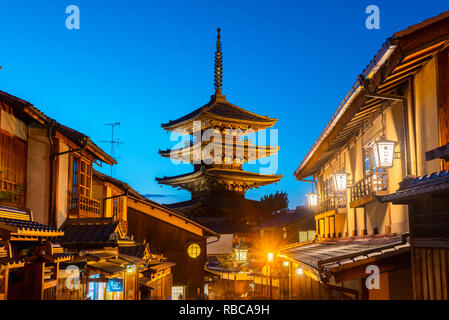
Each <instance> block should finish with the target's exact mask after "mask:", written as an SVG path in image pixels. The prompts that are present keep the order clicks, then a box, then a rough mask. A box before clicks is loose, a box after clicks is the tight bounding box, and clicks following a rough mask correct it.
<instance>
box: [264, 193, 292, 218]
mask: <svg viewBox="0 0 449 320" xmlns="http://www.w3.org/2000/svg"><path fill="white" fill-rule="evenodd" d="M287 209H288V196H287V193H286V192H284V191H281V192H279V191H276V193H275V194H269V195H265V196H263V197H262V198H261V199H260V215H259V216H260V217H261V218H262V219H263V220H268V219H271V218H273V217H274V216H276V215H279V214H283V213H285V212H286V211H287Z"/></svg>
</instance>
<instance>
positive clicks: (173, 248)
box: [127, 196, 218, 299]
mask: <svg viewBox="0 0 449 320" xmlns="http://www.w3.org/2000/svg"><path fill="white" fill-rule="evenodd" d="M127 203H128V232H129V233H130V234H133V235H134V237H135V239H136V240H144V239H146V240H147V241H148V243H149V246H150V250H151V251H152V252H163V253H164V256H166V257H167V259H168V260H169V261H170V262H173V263H175V264H176V265H175V266H174V267H173V269H172V274H173V289H172V294H171V299H179V298H182V299H197V298H203V294H204V265H205V262H206V252H207V249H206V241H207V237H218V234H217V233H216V232H214V231H212V230H210V229H208V228H206V227H204V226H202V225H200V224H199V223H197V222H195V221H193V220H191V219H188V218H187V217H185V216H184V215H182V214H180V213H178V212H176V211H174V210H171V209H169V208H167V207H165V206H163V205H160V204H158V203H156V202H154V201H151V200H148V199H142V198H137V197H134V196H130V197H129V199H128V202H127Z"/></svg>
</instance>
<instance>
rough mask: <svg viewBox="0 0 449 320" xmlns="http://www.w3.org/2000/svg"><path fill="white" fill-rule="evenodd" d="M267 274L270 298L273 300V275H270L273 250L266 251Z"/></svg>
mask: <svg viewBox="0 0 449 320" xmlns="http://www.w3.org/2000/svg"><path fill="white" fill-rule="evenodd" d="M267 262H268V274H269V275H270V300H273V277H272V275H271V264H272V263H273V252H268V255H267Z"/></svg>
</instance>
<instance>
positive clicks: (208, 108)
mask: <svg viewBox="0 0 449 320" xmlns="http://www.w3.org/2000/svg"><path fill="white" fill-rule="evenodd" d="M203 112H207V113H209V114H211V115H213V116H219V117H224V118H229V119H235V120H244V121H253V122H264V123H267V124H269V123H272V122H275V121H276V119H271V118H269V117H265V116H261V115H258V114H255V113H252V112H249V111H246V110H245V109H242V108H240V107H237V106H235V105H233V104H231V103H229V102H227V101H226V100H215V99H212V100H211V101H210V102H209V103H207V104H205V105H204V106H202V107H200V108H198V109H196V110H194V111H193V112H191V113H189V114H187V115H185V116H183V117H181V118H179V119H176V120H173V121H169V122H168V123H165V124H162V127H169V126H173V125H176V124H179V123H182V122H184V121H190V120H193V119H194V118H196V117H197V116H199V115H200V114H201V113H203Z"/></svg>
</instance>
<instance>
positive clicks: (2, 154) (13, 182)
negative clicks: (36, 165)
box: [0, 132, 27, 207]
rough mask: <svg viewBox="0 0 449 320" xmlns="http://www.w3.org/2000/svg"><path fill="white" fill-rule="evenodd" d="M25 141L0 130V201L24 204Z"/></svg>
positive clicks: (18, 204)
mask: <svg viewBox="0 0 449 320" xmlns="http://www.w3.org/2000/svg"><path fill="white" fill-rule="evenodd" d="M26 165H27V143H26V141H24V140H22V139H20V138H18V137H15V136H13V135H10V134H7V133H4V132H0V202H3V203H11V204H13V205H17V206H20V207H23V206H25V196H24V195H25V184H26Z"/></svg>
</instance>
